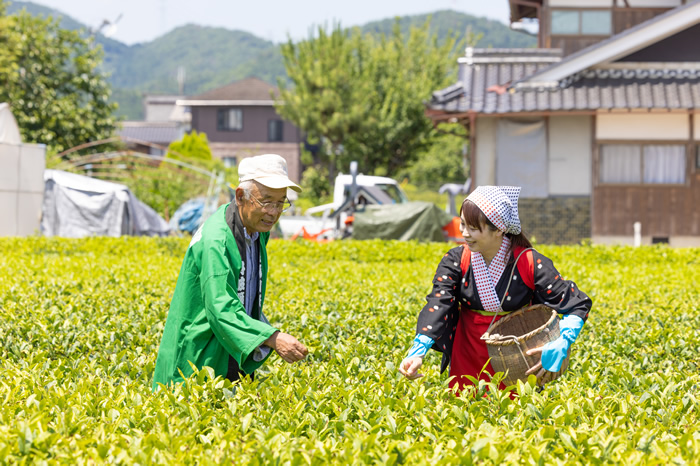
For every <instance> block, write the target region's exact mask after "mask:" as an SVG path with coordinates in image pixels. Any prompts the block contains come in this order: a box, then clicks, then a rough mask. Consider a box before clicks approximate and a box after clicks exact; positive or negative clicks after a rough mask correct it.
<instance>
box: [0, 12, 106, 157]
mask: <svg viewBox="0 0 700 466" xmlns="http://www.w3.org/2000/svg"><path fill="white" fill-rule="evenodd" d="M5 12H6V4H5V3H4V1H3V0H0V49H1V50H2V51H1V52H0V102H8V103H9V104H10V105H11V106H12V111H13V113H14V115H15V118H16V119H17V123H18V125H19V128H20V132H21V134H22V137H23V138H24V140H25V141H27V142H35V143H43V144H46V145H47V146H48V148H49V150H50V151H53V152H61V151H63V150H65V149H68V148H71V147H73V146H76V145H78V144H81V143H85V142H88V141H93V140H98V139H104V138H107V137H109V136H111V135H112V133H113V132H114V127H115V117H114V111H115V110H116V105H115V104H110V103H109V97H110V89H109V86H108V84H107V82H106V79H105V76H104V75H102V74H101V73H100V71H99V69H98V67H99V65H100V63H101V61H102V51H101V49H100V48H99V47H95V46H94V44H93V42H92V40H91V39H85V38H83V37H81V35H80V33H79V32H76V31H69V30H65V29H61V28H60V27H59V25H58V21H56V20H54V19H52V18H48V19H43V18H41V17H33V16H31V15H29V14H28V13H26V12H21V13H19V14H18V15H12V16H6V14H5Z"/></svg>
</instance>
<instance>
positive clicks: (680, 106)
mask: <svg viewBox="0 0 700 466" xmlns="http://www.w3.org/2000/svg"><path fill="white" fill-rule="evenodd" d="M510 7H511V21H514V22H515V21H522V20H523V19H525V20H528V19H530V18H534V19H539V26H540V27H539V33H538V34H539V35H538V42H539V48H536V49H520V50H504V49H471V48H468V49H467V50H466V53H465V56H464V57H461V58H460V59H459V78H458V82H457V83H456V84H454V85H452V86H450V87H448V88H446V89H442V90H439V91H436V92H434V93H433V97H432V100H431V102H430V103H429V104H428V109H427V113H428V115H429V116H430V117H431V118H432V119H433V120H434V121H435V122H440V121H452V122H461V123H462V124H463V125H464V126H465V127H467V129H468V130H469V132H470V138H471V144H470V154H469V157H470V164H471V178H472V180H471V181H472V186H474V187H476V186H478V185H485V184H501V185H518V186H522V187H523V190H522V193H521V203H520V212H521V218H522V220H523V224H524V228H525V229H526V231H527V232H528V233H529V234H531V235H533V236H535V238H536V239H537V240H538V241H539V242H542V243H576V242H579V241H580V240H582V239H585V238H592V240H593V241H594V242H596V243H622V244H633V242H634V235H635V224H637V225H638V227H639V226H641V240H642V242H643V243H646V244H650V243H661V242H667V243H670V244H671V245H675V246H698V245H700V207H698V206H700V152H699V149H698V147H700V115H699V113H700V48H699V47H698V46H697V44H698V43H700V1H693V2H684V1H682V0H618V1H615V0H585V1H584V0H549V1H544V2H543V1H541V0H540V1H523V0H511V1H510ZM550 47H557V48H550Z"/></svg>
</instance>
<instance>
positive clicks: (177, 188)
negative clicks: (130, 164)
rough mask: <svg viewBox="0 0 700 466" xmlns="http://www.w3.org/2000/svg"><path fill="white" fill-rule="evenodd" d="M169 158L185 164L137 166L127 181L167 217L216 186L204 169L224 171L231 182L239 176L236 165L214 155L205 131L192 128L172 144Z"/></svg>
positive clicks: (135, 192)
mask: <svg viewBox="0 0 700 466" xmlns="http://www.w3.org/2000/svg"><path fill="white" fill-rule="evenodd" d="M167 159H172V160H175V161H177V162H182V163H184V164H186V166H182V165H179V164H177V163H170V162H168V161H164V162H161V163H160V166H158V167H157V168H153V167H135V169H133V170H131V171H130V173H131V179H130V180H129V181H126V184H127V185H128V186H129V187H130V188H131V190H132V191H133V192H134V194H136V196H137V197H138V198H139V199H141V200H142V201H143V202H145V203H146V204H148V205H150V206H151V207H153V209H155V210H156V211H157V212H158V213H159V214H161V215H163V216H164V217H165V218H166V219H168V218H170V216H171V215H172V214H173V213H174V212H175V210H176V209H177V208H178V207H179V206H180V205H181V204H183V203H184V202H185V201H187V200H188V199H192V198H194V197H198V196H204V195H205V194H207V193H208V192H209V190H210V189H212V188H215V187H216V186H214V184H213V183H214V181H213V180H212V177H211V176H209V175H207V174H206V173H203V172H209V173H211V174H214V175H217V176H218V175H222V174H223V175H224V179H225V180H226V181H228V182H233V180H234V179H236V178H237V174H236V169H235V168H226V167H224V164H223V162H222V161H221V160H220V159H214V158H213V157H212V153H211V149H210V148H209V143H208V141H207V135H206V134H204V133H197V132H196V131H192V132H191V133H189V134H185V135H183V137H182V139H180V140H179V141H173V142H172V143H170V146H169V147H168V153H167V155H166V160H167ZM190 167H194V168H190ZM197 169H199V170H197ZM211 194H217V193H215V192H212V193H211Z"/></svg>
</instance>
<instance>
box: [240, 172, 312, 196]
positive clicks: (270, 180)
mask: <svg viewBox="0 0 700 466" xmlns="http://www.w3.org/2000/svg"><path fill="white" fill-rule="evenodd" d="M254 180H255V181H257V182H258V183H260V184H261V185H263V186H267V187H268V188H272V189H282V188H289V189H291V190H293V191H296V192H298V193H300V192H301V188H300V187H299V186H298V185H297V184H296V183H294V182H293V181H292V180H290V179H289V178H287V177H284V176H280V175H271V176H258V177H255V178H254ZM241 181H245V180H241Z"/></svg>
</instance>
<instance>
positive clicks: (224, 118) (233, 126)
mask: <svg viewBox="0 0 700 466" xmlns="http://www.w3.org/2000/svg"><path fill="white" fill-rule="evenodd" d="M216 129H218V130H219V131H241V130H243V110H241V109H240V108H220V109H219V110H218V111H217V112H216Z"/></svg>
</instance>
